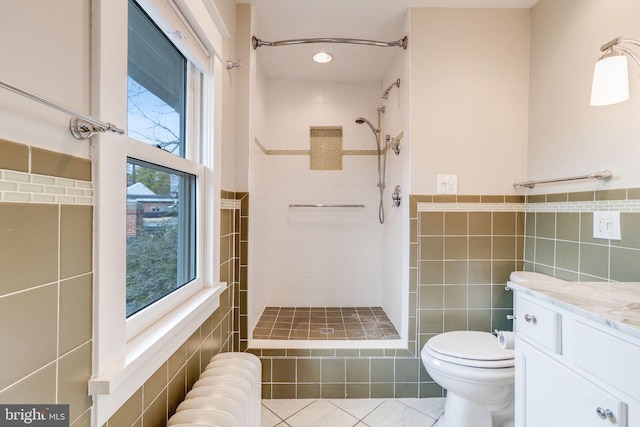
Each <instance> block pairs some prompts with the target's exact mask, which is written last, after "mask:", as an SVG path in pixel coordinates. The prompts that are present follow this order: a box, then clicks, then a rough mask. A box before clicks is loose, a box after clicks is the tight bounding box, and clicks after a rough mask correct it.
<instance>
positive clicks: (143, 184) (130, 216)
mask: <svg viewBox="0 0 640 427" xmlns="http://www.w3.org/2000/svg"><path fill="white" fill-rule="evenodd" d="M128 22H129V25H128V27H129V28H128V47H129V48H128V76H127V77H128V79H127V113H128V114H127V116H128V126H127V128H128V135H129V136H130V137H131V138H133V139H135V140H131V141H130V144H131V145H136V144H140V143H143V144H146V145H150V146H153V147H156V148H160V149H162V150H164V151H166V152H168V153H171V154H173V155H176V156H180V157H186V151H187V150H186V146H187V138H189V137H191V135H190V134H189V133H188V132H187V129H186V123H187V117H186V110H187V108H186V104H187V95H186V93H187V89H188V87H189V84H190V82H189V81H188V73H187V69H188V66H189V64H188V61H187V59H186V58H185V57H184V55H182V54H181V53H180V51H179V50H178V49H176V47H175V46H174V45H173V44H172V43H171V41H170V40H169V39H168V38H167V37H166V36H165V35H164V33H163V32H162V31H161V30H160V29H159V28H158V27H157V26H156V25H155V24H154V23H153V21H152V20H151V19H150V18H149V17H148V16H147V15H146V14H145V13H144V12H143V11H142V10H141V9H140V7H139V6H138V5H137V4H136V3H135V2H134V1H133V0H129V21H128ZM193 74H195V79H196V80H198V75H197V74H199V73H197V72H194V73H193ZM189 142H190V143H191V146H195V145H197V144H196V141H189ZM167 160H171V159H167ZM169 166H170V165H168V164H166V163H164V164H156V163H153V162H150V161H145V160H141V159H138V158H135V157H129V158H128V160H127V229H126V234H127V249H126V250H127V279H126V280H127V292H126V300H127V302H126V316H127V317H130V316H132V315H134V314H136V313H138V312H140V311H141V310H144V309H145V308H147V307H149V306H151V305H152V304H153V303H155V302H157V301H159V300H161V299H162V298H164V297H165V296H167V295H169V294H171V293H172V292H173V291H175V290H177V289H179V288H181V287H182V286H184V285H186V284H188V283H189V282H191V281H193V280H194V279H195V278H196V257H197V248H196V243H195V242H196V176H194V175H193V174H189V173H186V172H184V171H180V170H174V169H173V168H171V167H169Z"/></svg>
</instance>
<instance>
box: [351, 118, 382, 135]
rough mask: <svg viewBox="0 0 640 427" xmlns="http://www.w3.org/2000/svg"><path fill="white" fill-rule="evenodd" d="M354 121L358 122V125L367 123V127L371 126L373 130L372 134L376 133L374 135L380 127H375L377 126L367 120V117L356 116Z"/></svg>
mask: <svg viewBox="0 0 640 427" xmlns="http://www.w3.org/2000/svg"><path fill="white" fill-rule="evenodd" d="M356 123H358V124H359V125H361V124H363V123H366V124H368V125H369V127H370V128H371V130H372V131H373V133H374V134H376V135H377V134H378V133H379V132H380V129H377V128H376V127H375V126H374V125H373V123H371V122H370V121H369V120H367V119H365V118H363V117H358V118H357V119H356Z"/></svg>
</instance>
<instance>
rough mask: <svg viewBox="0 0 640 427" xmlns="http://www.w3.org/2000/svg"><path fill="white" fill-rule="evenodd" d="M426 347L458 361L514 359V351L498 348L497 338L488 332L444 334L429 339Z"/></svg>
mask: <svg viewBox="0 0 640 427" xmlns="http://www.w3.org/2000/svg"><path fill="white" fill-rule="evenodd" d="M427 345H428V346H429V348H431V349H432V350H433V351H435V352H437V353H440V354H443V355H445V356H451V357H457V358H460V359H468V360H480V361H494V360H496V361H497V360H509V359H511V360H512V359H513V358H514V351H513V350H505V349H502V348H500V346H499V345H498V338H496V337H495V336H494V335H492V334H490V333H489V332H479V331H453V332H445V333H443V334H439V335H436V336H434V337H433V338H431V339H430V340H429V341H427Z"/></svg>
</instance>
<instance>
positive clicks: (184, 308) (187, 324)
mask: <svg viewBox="0 0 640 427" xmlns="http://www.w3.org/2000/svg"><path fill="white" fill-rule="evenodd" d="M225 289H226V284H224V283H220V284H218V286H215V287H213V288H205V289H203V290H201V291H199V292H198V293H197V294H195V295H194V296H192V297H191V298H189V299H188V300H187V301H185V302H184V303H183V304H181V305H180V306H178V307H177V308H176V309H175V310H173V311H172V312H171V313H170V314H169V315H167V316H165V317H164V318H163V319H162V320H161V321H159V322H157V323H156V324H154V325H153V326H152V327H150V328H148V329H147V330H145V331H144V332H142V333H141V334H140V335H138V336H137V337H135V338H134V339H132V340H131V341H129V342H128V343H127V346H126V351H125V357H124V359H123V360H122V363H120V364H118V365H117V366H114V367H113V368H111V369H110V370H109V371H108V372H106V373H105V374H103V375H99V376H97V377H94V378H92V379H91V380H90V381H89V394H91V395H122V394H128V393H127V391H128V390H133V391H135V390H137V389H138V388H139V387H141V386H142V385H143V384H144V382H145V381H146V380H147V379H148V378H149V377H150V376H151V375H152V374H153V373H154V372H155V371H156V370H157V369H158V368H159V367H160V366H161V365H162V363H164V362H165V361H166V360H167V359H169V357H170V356H171V355H172V354H173V353H174V352H175V351H176V350H177V349H178V348H179V347H180V345H182V343H184V342H185V341H186V340H187V339H188V338H189V337H190V336H191V334H193V332H194V331H195V330H196V329H197V328H198V327H199V326H200V325H201V324H202V323H203V322H204V321H205V320H206V319H207V318H208V317H209V316H210V315H211V314H212V313H213V312H214V311H215V310H216V309H217V308H218V307H219V306H220V298H219V297H220V294H222V292H223V291H224V290H225ZM114 397H115V396H114ZM118 397H120V398H119V399H116V400H121V399H122V398H123V396H118ZM127 397H128V396H125V397H124V399H125V400H126V398H127ZM108 406H110V405H108Z"/></svg>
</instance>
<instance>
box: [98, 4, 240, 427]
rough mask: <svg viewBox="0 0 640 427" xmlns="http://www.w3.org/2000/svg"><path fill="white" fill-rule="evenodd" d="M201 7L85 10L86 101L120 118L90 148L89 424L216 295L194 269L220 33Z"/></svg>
mask: <svg viewBox="0 0 640 427" xmlns="http://www.w3.org/2000/svg"><path fill="white" fill-rule="evenodd" d="M210 3H211V2H209V1H208V0H206V1H203V0H188V1H185V0H138V1H134V0H109V1H108V2H95V4H93V3H92V25H91V32H92V61H91V69H92V75H94V76H95V78H94V80H92V86H91V89H92V92H91V93H92V95H91V96H92V103H93V104H94V105H95V107H96V109H97V111H100V115H101V116H103V117H108V118H109V119H110V120H112V121H113V122H114V123H118V124H121V123H125V122H126V121H128V126H127V129H128V134H127V135H125V136H118V135H112V134H109V133H104V134H100V135H96V136H95V137H94V139H93V140H92V143H91V150H92V159H93V160H94V165H95V167H94V169H93V173H94V188H95V200H96V203H95V224H94V230H95V239H94V247H95V252H94V253H95V257H96V264H95V269H94V281H95V287H94V290H95V291H94V292H95V295H96V298H95V304H94V311H93V312H94V322H93V326H94V345H93V353H94V354H93V361H94V363H93V378H92V380H91V381H90V383H89V391H90V393H91V394H92V395H93V401H94V407H93V409H94V410H92V418H93V420H92V425H100V426H101V425H104V424H105V423H106V422H107V421H108V419H109V417H111V416H112V415H113V412H114V410H115V409H117V408H119V407H120V406H122V404H123V403H124V402H125V401H126V400H127V399H128V398H129V397H130V396H131V393H133V392H134V391H135V390H137V389H139V388H140V387H141V386H142V384H144V382H145V381H146V380H147V379H148V378H149V377H151V375H153V373H154V372H156V370H157V369H158V368H159V367H160V366H161V365H162V364H163V363H166V361H167V359H168V358H170V357H171V355H172V354H174V352H175V351H176V350H177V349H178V348H179V346H180V345H182V343H184V341H185V340H187V339H188V338H189V336H191V334H193V332H194V331H195V330H197V328H198V327H200V325H202V323H203V322H204V321H205V320H206V319H207V318H209V316H211V314H212V312H213V310H215V309H216V308H217V307H218V306H219V303H220V301H219V296H220V294H221V292H222V291H223V289H224V287H223V286H221V285H220V284H219V283H218V277H219V271H218V266H217V265H216V263H214V262H203V260H214V259H217V257H218V250H219V249H218V246H217V242H218V241H219V227H217V226H216V222H215V221H216V217H217V215H216V209H215V201H216V200H217V198H218V197H219V195H220V183H219V172H218V171H214V169H213V166H214V159H216V158H218V159H219V158H220V150H221V148H220V145H219V144H218V143H217V142H218V141H219V140H220V138H221V131H220V126H215V125H216V124H218V123H220V120H221V114H222V113H221V112H222V96H221V94H220V91H214V88H217V87H221V86H222V75H223V73H222V70H223V64H222V61H221V59H220V53H221V51H222V40H223V37H225V36H228V32H226V29H225V26H224V21H223V19H222V16H221V15H220V14H219V13H218V11H217V10H216V9H215V8H214V7H211V4H210ZM124 23H131V24H132V25H131V27H130V28H127V27H128V26H127V25H123V24H124ZM214 95H215V96H214ZM214 107H215V108H214ZM218 161H219V160H218Z"/></svg>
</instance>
